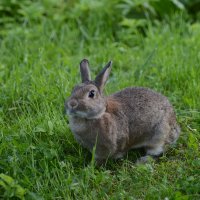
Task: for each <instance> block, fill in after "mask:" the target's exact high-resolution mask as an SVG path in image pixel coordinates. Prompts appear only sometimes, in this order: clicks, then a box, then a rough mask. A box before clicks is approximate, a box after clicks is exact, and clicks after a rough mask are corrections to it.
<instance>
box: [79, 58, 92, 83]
mask: <svg viewBox="0 0 200 200" xmlns="http://www.w3.org/2000/svg"><path fill="white" fill-rule="evenodd" d="M80 72H81V79H82V83H84V82H87V81H90V80H91V77H90V69H89V62H88V60H86V59H83V60H82V61H81V63H80Z"/></svg>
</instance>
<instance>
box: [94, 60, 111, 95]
mask: <svg viewBox="0 0 200 200" xmlns="http://www.w3.org/2000/svg"><path fill="white" fill-rule="evenodd" d="M111 66H112V61H110V62H109V63H108V64H107V65H106V66H105V67H104V68H103V69H102V71H101V72H100V73H99V74H98V75H97V76H96V78H95V83H96V86H97V87H98V88H99V91H100V93H102V92H103V88H104V85H105V84H106V81H107V80H108V77H109V74H110V71H111Z"/></svg>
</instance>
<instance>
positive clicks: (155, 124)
mask: <svg viewBox="0 0 200 200" xmlns="http://www.w3.org/2000/svg"><path fill="white" fill-rule="evenodd" d="M112 98H114V99H115V100H117V101H118V102H120V103H121V109H122V111H123V113H124V115H125V116H126V118H127V120H128V124H129V145H128V146H131V147H135V148H137V147H140V146H144V145H145V144H146V141H148V142H150V141H151V139H152V138H153V137H156V136H157V135H158V137H160V135H162V140H164V139H165V140H166V141H165V143H167V140H169V139H168V138H169V135H170V129H171V128H172V127H174V126H176V117H175V113H174V111H173V107H172V106H171V104H170V103H169V101H168V99H167V98H166V97H164V96H163V95H161V94H159V93H157V92H154V91H153V90H151V89H148V88H142V87H133V88H126V89H124V90H122V91H120V92H117V93H115V94H113V95H112ZM119 124H120V122H119ZM159 126H162V128H161V129H162V130H163V133H161V132H158V131H156V129H158V128H159ZM165 129H166V131H165Z"/></svg>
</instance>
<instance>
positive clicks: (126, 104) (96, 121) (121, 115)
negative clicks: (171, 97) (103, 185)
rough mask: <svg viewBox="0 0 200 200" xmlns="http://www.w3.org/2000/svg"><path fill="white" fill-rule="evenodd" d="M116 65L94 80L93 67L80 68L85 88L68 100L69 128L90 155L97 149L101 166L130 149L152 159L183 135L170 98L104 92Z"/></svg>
mask: <svg viewBox="0 0 200 200" xmlns="http://www.w3.org/2000/svg"><path fill="white" fill-rule="evenodd" d="M111 65H112V61H110V62H108V64H107V65H106V66H105V67H104V68H103V69H102V71H101V72H100V73H99V74H98V75H97V76H96V78H95V80H91V77H90V70H89V62H88V60H86V59H83V60H82V61H81V63H80V73H81V79H82V83H81V84H79V85H76V86H75V87H74V88H73V90H72V93H71V96H70V97H69V98H68V99H67V100H66V101H65V111H66V112H67V114H68V116H69V126H70V129H71V131H72V132H73V134H74V136H75V139H76V140H77V141H78V142H79V143H80V144H81V145H82V146H83V147H85V148H87V149H88V150H89V151H90V152H92V151H93V148H95V160H96V162H97V164H99V165H101V164H104V163H105V162H106V161H107V159H108V158H113V159H118V158H123V156H124V155H125V154H126V153H127V152H128V151H129V150H130V149H135V148H144V149H145V152H146V154H145V156H143V157H141V158H140V159H139V162H140V161H144V162H146V161H147V159H148V158H149V157H158V156H160V155H162V154H163V152H164V150H165V149H166V148H165V147H166V145H168V144H172V143H175V142H176V140H177V139H178V137H179V134H180V127H179V125H178V124H177V122H176V115H175V112H174V110H173V107H172V105H171V104H170V103H169V101H168V99H167V98H166V97H165V96H163V95H161V94H159V93H157V92H155V91H153V90H151V89H148V88H144V87H128V88H125V89H123V90H121V91H119V92H116V93H114V94H111V95H110V96H104V95H103V89H104V86H105V84H106V81H107V80H108V77H109V74H110V71H111Z"/></svg>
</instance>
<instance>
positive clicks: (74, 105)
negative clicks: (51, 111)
mask: <svg viewBox="0 0 200 200" xmlns="http://www.w3.org/2000/svg"><path fill="white" fill-rule="evenodd" d="M68 106H69V107H70V108H72V109H74V108H76V107H77V106H78V102H77V101H76V100H71V101H70V102H69V103H68Z"/></svg>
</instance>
